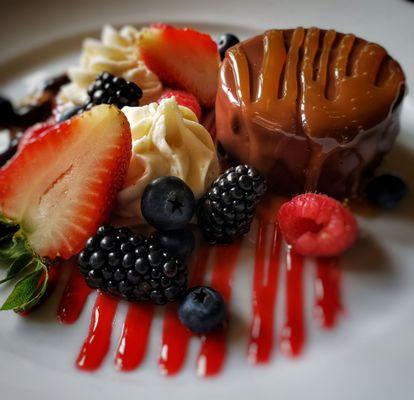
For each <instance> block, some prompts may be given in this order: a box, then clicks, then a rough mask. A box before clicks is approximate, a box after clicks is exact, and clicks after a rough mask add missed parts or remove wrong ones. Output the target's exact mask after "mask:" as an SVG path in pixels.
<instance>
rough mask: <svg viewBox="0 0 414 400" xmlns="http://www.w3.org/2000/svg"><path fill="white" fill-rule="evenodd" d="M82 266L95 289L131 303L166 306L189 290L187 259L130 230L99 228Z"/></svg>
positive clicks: (83, 256) (86, 250) (84, 256)
mask: <svg viewBox="0 0 414 400" xmlns="http://www.w3.org/2000/svg"><path fill="white" fill-rule="evenodd" d="M79 266H80V270H81V272H82V273H83V274H84V275H85V277H86V282H87V283H88V285H89V286H90V287H91V288H95V289H101V290H102V291H104V292H109V293H110V294H112V295H115V296H120V297H122V298H124V299H126V300H129V301H146V300H151V301H152V302H154V303H155V304H165V303H167V302H170V301H176V300H177V299H179V298H180V297H181V296H182V295H183V293H184V292H185V290H186V289H187V266H186V264H185V262H184V260H182V259H180V258H177V257H175V256H174V255H172V254H171V253H170V252H169V251H168V250H167V249H166V248H164V247H162V246H161V245H160V244H159V242H158V241H156V240H152V239H151V238H149V239H145V238H144V237H143V236H142V235H136V234H134V233H133V232H132V231H131V230H129V229H128V228H120V229H115V228H113V227H110V226H103V227H101V228H99V229H98V231H97V233H96V235H94V236H92V237H91V238H90V239H89V240H88V242H87V244H86V247H85V249H84V250H83V251H82V252H81V253H80V255H79Z"/></svg>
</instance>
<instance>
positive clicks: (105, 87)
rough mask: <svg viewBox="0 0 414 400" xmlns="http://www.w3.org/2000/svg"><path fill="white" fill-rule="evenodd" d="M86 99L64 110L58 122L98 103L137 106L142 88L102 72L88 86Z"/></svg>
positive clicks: (120, 106) (119, 106)
mask: <svg viewBox="0 0 414 400" xmlns="http://www.w3.org/2000/svg"><path fill="white" fill-rule="evenodd" d="M88 97H89V99H88V101H87V102H86V104H84V105H82V106H74V107H71V108H69V109H67V110H65V111H64V112H63V113H62V114H61V115H60V117H59V122H62V121H66V120H67V119H69V118H72V117H73V116H75V115H77V114H80V113H82V112H84V111H87V110H90V109H91V108H92V107H93V106H96V105H99V104H113V105H115V106H117V107H118V108H122V107H125V106H129V107H137V106H138V105H139V100H140V99H141V97H142V90H141V88H140V87H139V86H137V85H136V84H135V83H133V82H128V81H126V80H125V79H123V78H120V77H118V76H114V75H111V74H110V73H109V72H102V73H101V74H100V75H98V77H97V78H96V79H95V81H94V82H93V83H92V85H91V86H90V87H89V88H88Z"/></svg>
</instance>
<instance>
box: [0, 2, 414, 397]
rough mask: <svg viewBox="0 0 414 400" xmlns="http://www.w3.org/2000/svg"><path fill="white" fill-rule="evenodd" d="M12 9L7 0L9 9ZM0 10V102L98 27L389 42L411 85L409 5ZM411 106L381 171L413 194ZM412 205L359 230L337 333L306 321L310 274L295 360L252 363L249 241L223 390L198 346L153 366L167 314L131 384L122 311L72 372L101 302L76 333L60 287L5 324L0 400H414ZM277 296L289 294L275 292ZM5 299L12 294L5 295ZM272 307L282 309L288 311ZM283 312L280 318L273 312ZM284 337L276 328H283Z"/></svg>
mask: <svg viewBox="0 0 414 400" xmlns="http://www.w3.org/2000/svg"><path fill="white" fill-rule="evenodd" d="M4 3H6V2H4ZM4 3H3V4H2V5H1V9H2V18H1V24H0V87H1V92H3V93H5V94H7V95H10V96H12V97H13V98H15V99H18V98H19V97H20V96H22V95H23V94H24V93H25V91H26V90H27V87H28V86H30V85H32V84H34V83H36V82H37V81H39V80H41V79H42V78H43V77H45V76H48V75H50V74H53V73H55V72H57V71H61V70H62V69H63V68H64V67H65V66H67V65H69V63H71V62H74V61H75V60H76V56H77V54H78V53H79V49H80V47H79V46H80V43H81V39H82V37H83V36H85V35H86V34H89V33H95V34H96V33H97V32H98V30H99V28H100V26H101V25H102V24H104V23H112V24H118V25H119V24H123V23H134V24H145V23H147V22H151V21H168V22H177V23H180V24H191V25H193V26H196V27H198V28H200V29H203V30H206V31H208V32H210V33H212V34H213V35H218V34H219V33H221V32H223V31H231V32H234V33H236V34H239V35H240V36H242V37H247V36H249V35H250V34H252V33H255V32H258V31H261V30H263V29H265V28H270V27H293V26H297V25H305V26H311V25H314V26H321V27H332V28H335V29H337V30H341V31H346V32H349V31H352V32H354V33H356V34H359V35H362V36H363V37H366V38H368V39H371V40H374V41H377V42H379V43H381V44H383V45H384V46H385V47H387V49H388V50H389V51H390V52H391V54H392V55H394V56H395V57H396V58H397V59H398V60H400V61H401V63H402V65H403V67H404V69H405V71H406V74H407V78H408V82H409V85H410V86H411V87H414V54H413V50H414V47H413V39H414V24H413V21H414V4H410V3H409V2H407V1H404V0H373V1H358V0H348V1H344V0H341V1H338V0H325V1H324V0H317V1H310V0H307V1H306V0H301V1H294V0H256V1H249V2H248V1H242V0H239V1H237V0H227V1H223V0H221V1H218V0H209V1H208V2H207V1H197V2H196V1H190V0H187V1H186V0H175V1H173V0H171V1H166V0H164V1H161V0H142V1H140V0H138V1H137V0H135V1H133V0H130V1H124V2H122V1H113V0H100V1H98V0H89V1H85V0H83V1H81V0H72V1H71V2H62V1H53V2H52V1H46V0H37V1H28V0H26V1H19V2H14V3H13V2H10V1H8V2H7V4H4ZM413 160H414V97H413V95H412V94H409V95H408V97H407V98H406V100H405V104H404V109H403V115H402V132H401V135H400V137H399V139H398V144H397V145H396V147H395V149H394V151H393V153H392V154H391V155H390V157H389V159H388V160H387V163H386V165H385V166H384V167H383V168H384V169H385V170H392V171H395V172H398V173H400V174H401V175H402V176H404V177H405V178H406V179H407V181H408V182H409V183H410V184H411V187H412V188H414V168H413V166H414V161H413ZM412 202H413V196H412V195H410V196H409V197H408V198H407V199H406V200H405V201H404V202H403V203H402V204H401V205H400V207H399V208H398V209H397V210H396V211H395V212H390V213H386V214H382V215H380V216H378V217H376V218H373V219H361V220H360V221H361V226H362V234H363V238H362V239H361V241H360V243H359V244H358V245H357V246H356V247H355V248H354V249H353V250H352V251H351V252H349V254H347V256H346V259H345V262H344V266H343V268H344V270H345V272H344V283H343V285H344V290H343V291H344V302H345V305H346V308H347V316H346V317H344V318H341V320H340V323H339V325H338V327H337V328H336V329H335V330H334V331H332V332H325V331H321V330H320V329H318V328H317V327H316V325H315V323H314V322H313V320H312V317H311V307H310V306H311V304H312V296H313V294H312V288H311V285H310V283H311V276H312V274H313V269H312V267H311V266H309V268H307V270H306V271H307V272H306V273H307V276H306V278H307V279H306V281H307V283H309V285H307V286H306V288H307V291H306V297H307V304H308V307H307V315H306V322H307V326H308V328H309V330H308V336H309V338H308V343H307V346H306V349H305V352H304V355H303V356H302V357H301V358H300V359H298V360H294V361H292V360H290V359H286V358H285V357H284V356H282V355H281V353H280V352H279V351H277V350H276V351H275V354H274V357H273V359H272V362H271V363H270V364H269V365H267V366H264V367H254V366H252V365H250V364H249V363H248V362H247V361H246V358H245V352H246V334H247V324H248V321H249V316H250V296H251V278H252V254H253V250H254V249H253V247H252V245H251V244H249V241H248V240H247V241H246V245H245V246H244V248H243V253H242V261H241V262H240V265H239V267H238V269H237V273H236V282H235V291H234V297H233V301H232V307H231V308H232V310H233V312H234V321H235V323H234V324H233V325H232V330H231V334H230V336H231V343H230V348H229V357H228V362H227V364H226V368H225V370H224V372H223V373H222V374H221V375H220V376H219V377H218V378H215V379H209V380H201V379H199V378H197V377H196V375H195V368H194V362H195V355H196V354H197V350H198V346H199V344H198V342H197V341H196V340H194V341H193V342H192V346H191V351H190V354H189V357H188V361H187V364H186V368H185V369H184V371H183V373H181V374H180V375H178V376H177V377H174V378H165V377H162V376H161V375H160V373H159V371H158V369H157V365H156V359H157V354H158V350H159V341H160V330H161V322H162V319H161V315H160V316H158V317H157V318H156V321H155V323H154V326H153V328H152V334H151V343H150V351H149V354H148V356H147V357H146V360H145V363H144V365H142V367H141V368H140V369H138V370H136V371H134V372H132V373H127V374H126V373H118V372H116V371H115V369H114V367H113V354H114V352H113V349H114V347H115V346H116V339H117V337H118V336H119V332H120V328H121V324H122V321H123V317H124V315H125V307H124V306H122V307H121V308H120V310H119V312H118V314H117V318H116V322H115V327H114V332H115V334H114V336H113V338H114V340H113V343H112V351H111V352H110V354H109V356H108V358H107V360H106V362H105V365H104V367H103V368H102V369H101V370H99V371H98V372H97V373H94V374H85V373H80V372H78V371H77V370H76V369H75V368H74V366H73V362H74V358H75V357H76V354H77V352H78V350H79V347H80V344H81V343H82V340H83V339H84V337H85V335H86V332H87V329H88V325H89V315H90V309H91V307H92V304H93V298H90V299H89V301H88V304H87V309H86V310H85V312H84V313H83V314H82V316H81V319H80V320H79V321H78V322H77V323H76V324H75V325H73V326H61V325H59V324H58V323H57V322H56V319H55V308H56V302H57V300H58V298H59V294H60V293H61V289H59V290H58V291H57V292H56V293H55V294H54V296H53V297H52V298H51V299H50V300H49V301H48V302H47V303H46V305H45V306H44V307H43V308H42V309H41V310H38V311H36V312H35V313H34V315H33V316H32V317H30V318H20V317H18V316H16V315H13V314H12V313H2V314H0V399H2V400H3V399H4V400H14V399H26V398H27V399H29V398H30V399H32V400H38V399H39V400H40V399H55V398H59V399H60V400H66V399H90V400H94V399H126V398H143V399H154V400H156V399H163V398H167V397H168V398H169V399H182V400H187V399H191V400H194V399H212V398H218V399H228V398H234V399H240V400H242V399H243V400H244V399H250V398H253V397H256V398H260V399H275V398H280V399H287V400H288V399H321V400H323V399H336V400H351V399H352V400H353V399H364V400H370V399H375V400H388V399H390V398H392V399H393V400H397V399H410V398H412V397H413V395H414V379H413V377H414V312H413V310H414V265H413V259H414V252H413V246H414V229H413V226H414V225H413V218H414V211H413V208H412ZM280 294H281V295H282V293H280ZM2 297H4V296H2ZM282 303H283V302H282V300H281V299H280V301H278V304H279V306H278V308H279V310H280V309H281V307H283V304H282ZM278 315H281V312H279V313H278ZM277 328H278V329H280V319H279V318H278V321H277Z"/></svg>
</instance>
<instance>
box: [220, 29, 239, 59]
mask: <svg viewBox="0 0 414 400" xmlns="http://www.w3.org/2000/svg"><path fill="white" fill-rule="evenodd" d="M239 42H240V40H239V38H238V37H237V36H235V35H233V34H231V33H225V34H224V35H221V36H220V37H219V39H218V42H217V45H218V50H219V53H220V58H221V59H222V60H223V59H224V56H225V55H226V51H227V50H228V49H229V48H230V47H233V46H234V45H236V44H237V43H239Z"/></svg>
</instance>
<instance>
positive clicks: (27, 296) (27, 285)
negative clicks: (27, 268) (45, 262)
mask: <svg viewBox="0 0 414 400" xmlns="http://www.w3.org/2000/svg"><path fill="white" fill-rule="evenodd" d="M42 273H43V271H42V270H41V269H37V270H36V269H35V270H34V271H33V272H31V273H30V274H28V275H26V276H25V277H23V278H22V279H20V280H19V281H18V282H17V283H16V286H15V287H14V289H13V291H12V292H11V293H10V295H9V297H8V298H7V300H6V301H5V302H4V304H3V305H2V307H1V310H16V311H24V310H26V309H29V308H30V304H31V303H32V302H33V300H34V299H36V298H37V297H38V295H39V290H38V287H39V281H40V279H41V277H42Z"/></svg>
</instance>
